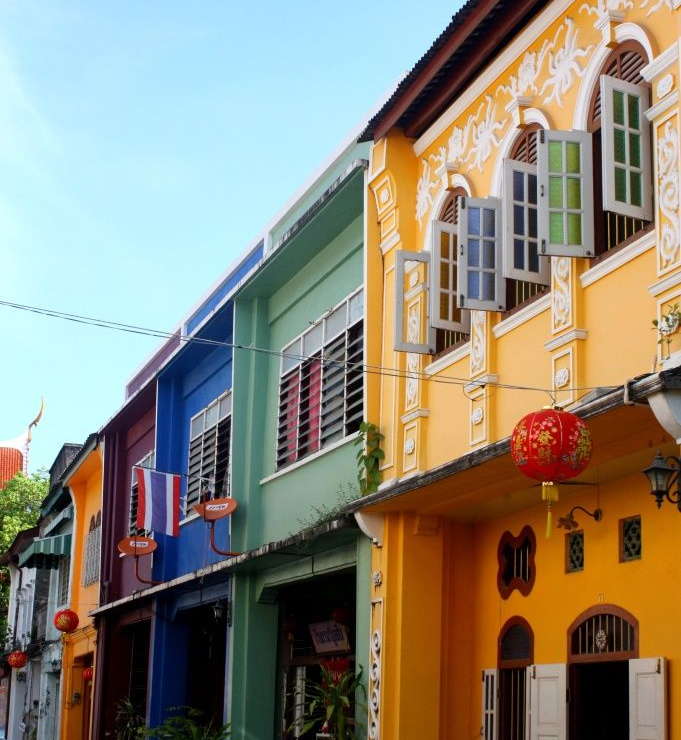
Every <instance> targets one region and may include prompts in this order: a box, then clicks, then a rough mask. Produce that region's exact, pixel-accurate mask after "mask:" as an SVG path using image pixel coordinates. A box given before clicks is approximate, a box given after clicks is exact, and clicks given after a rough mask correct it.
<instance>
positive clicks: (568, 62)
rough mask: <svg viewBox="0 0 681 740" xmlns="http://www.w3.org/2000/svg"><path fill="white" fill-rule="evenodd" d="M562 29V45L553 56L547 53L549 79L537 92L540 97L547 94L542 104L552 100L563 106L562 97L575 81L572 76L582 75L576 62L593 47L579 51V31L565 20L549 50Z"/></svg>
mask: <svg viewBox="0 0 681 740" xmlns="http://www.w3.org/2000/svg"><path fill="white" fill-rule="evenodd" d="M563 28H565V39H564V41H563V45H562V46H561V47H560V49H558V51H556V53H555V54H554V53H553V52H551V51H549V64H548V67H549V78H548V79H547V80H546V81H545V82H544V84H543V85H542V86H541V89H540V90H539V94H540V95H544V93H545V92H548V94H547V95H546V97H545V98H544V104H546V103H550V102H552V101H554V100H555V102H556V103H557V104H558V105H562V104H563V95H565V93H567V92H568V91H569V90H570V88H571V87H572V85H573V83H574V81H575V79H574V76H575V75H577V77H582V75H583V74H584V69H583V68H582V67H581V66H580V64H579V62H578V61H577V60H578V59H579V58H584V57H588V56H589V54H590V52H591V50H592V49H593V45H591V46H588V47H587V48H586V49H580V47H579V45H578V37H579V31H578V30H575V25H574V21H573V20H572V19H571V18H566V19H565V23H563V24H562V25H561V26H560V27H559V28H558V30H557V31H556V35H555V36H554V38H553V41H552V42H551V45H550V47H549V48H554V47H555V46H556V44H557V42H558V37H559V35H560V33H561V31H562V30H563Z"/></svg>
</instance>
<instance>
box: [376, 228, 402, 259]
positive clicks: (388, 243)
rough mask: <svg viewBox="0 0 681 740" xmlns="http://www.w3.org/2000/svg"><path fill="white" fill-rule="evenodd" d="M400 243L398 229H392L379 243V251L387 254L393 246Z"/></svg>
mask: <svg viewBox="0 0 681 740" xmlns="http://www.w3.org/2000/svg"><path fill="white" fill-rule="evenodd" d="M399 243H400V233H399V231H393V233H392V234H391V235H390V236H389V237H388V238H387V239H385V240H384V241H382V242H381V243H380V245H379V246H380V248H381V252H382V253H383V254H387V253H388V252H389V251H390V250H391V249H392V248H393V247H394V246H396V245H397V244H399Z"/></svg>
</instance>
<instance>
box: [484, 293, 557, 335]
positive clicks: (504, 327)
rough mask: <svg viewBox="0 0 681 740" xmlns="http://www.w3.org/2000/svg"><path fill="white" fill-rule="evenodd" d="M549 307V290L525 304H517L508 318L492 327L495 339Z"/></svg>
mask: <svg viewBox="0 0 681 740" xmlns="http://www.w3.org/2000/svg"><path fill="white" fill-rule="evenodd" d="M549 308H551V293H550V292H548V293H544V294H543V295H541V296H539V297H536V296H535V297H533V298H531V299H530V300H529V301H528V302H527V305H524V306H519V307H518V308H517V309H516V310H514V312H513V314H511V315H510V316H509V317H508V318H505V319H502V320H501V321H500V322H499V323H498V324H497V325H496V326H495V327H493V328H492V333H493V334H494V336H495V337H496V338H497V339H498V338H499V337H503V336H504V334H508V332H510V331H512V330H513V329H515V328H516V327H517V326H520V324H524V323H525V322H526V321H529V320H530V319H533V318H534V317H535V316H539V314H540V313H544V311H546V310H548V309H549Z"/></svg>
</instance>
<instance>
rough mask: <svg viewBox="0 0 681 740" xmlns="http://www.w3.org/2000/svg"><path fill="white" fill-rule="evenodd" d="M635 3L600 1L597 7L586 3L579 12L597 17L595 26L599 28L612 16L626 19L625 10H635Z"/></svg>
mask: <svg viewBox="0 0 681 740" xmlns="http://www.w3.org/2000/svg"><path fill="white" fill-rule="evenodd" d="M633 8H634V3H633V2H631V0H598V4H597V5H589V3H584V4H583V5H581V6H580V8H579V12H580V13H581V12H582V10H586V12H587V13H588V14H589V15H592V14H593V15H595V16H596V22H595V24H594V25H595V26H596V27H598V24H599V22H603V20H604V19H605V18H607V17H608V16H609V15H611V14H618V15H619V16H620V17H622V18H623V17H624V11H625V10H633Z"/></svg>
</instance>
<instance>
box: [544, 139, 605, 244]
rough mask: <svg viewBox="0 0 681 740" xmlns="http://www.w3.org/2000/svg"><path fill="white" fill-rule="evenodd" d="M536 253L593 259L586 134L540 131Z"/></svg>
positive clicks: (590, 175) (590, 159)
mask: <svg viewBox="0 0 681 740" xmlns="http://www.w3.org/2000/svg"><path fill="white" fill-rule="evenodd" d="M537 161H538V165H537V167H538V174H539V251H540V253H541V254H544V255H552V256H553V255H555V256H564V257H593V256H594V207H593V157H592V149H591V134H588V133H586V131H544V130H542V131H540V132H539V141H538V145H537Z"/></svg>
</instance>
